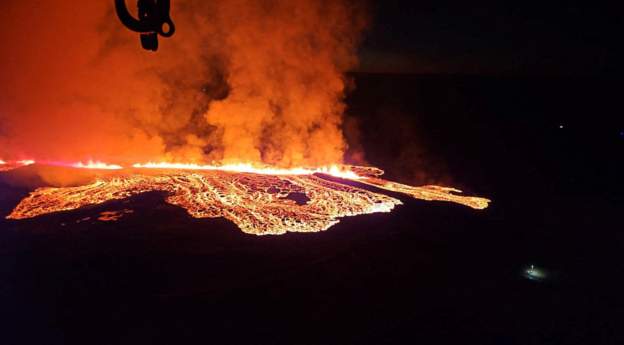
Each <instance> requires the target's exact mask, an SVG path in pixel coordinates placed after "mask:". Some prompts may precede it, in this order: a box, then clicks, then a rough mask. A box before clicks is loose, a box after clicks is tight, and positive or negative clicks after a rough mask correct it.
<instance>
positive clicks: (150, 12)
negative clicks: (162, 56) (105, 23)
mask: <svg viewBox="0 0 624 345" xmlns="http://www.w3.org/2000/svg"><path fill="white" fill-rule="evenodd" d="M137 7H138V9H139V19H136V18H134V17H133V16H132V15H131V14H130V12H129V11H128V8H127V7H126V1H125V0H115V10H116V12H117V16H118V17H119V20H121V22H122V23H123V24H124V25H125V26H126V27H127V28H128V29H130V30H132V31H135V32H138V33H140V34H141V45H142V46H143V48H144V49H147V50H153V51H156V50H158V35H161V36H163V37H171V36H173V34H174V33H175V25H174V24H173V21H172V20H171V17H170V16H169V10H170V8H171V4H170V0H138V1H137Z"/></svg>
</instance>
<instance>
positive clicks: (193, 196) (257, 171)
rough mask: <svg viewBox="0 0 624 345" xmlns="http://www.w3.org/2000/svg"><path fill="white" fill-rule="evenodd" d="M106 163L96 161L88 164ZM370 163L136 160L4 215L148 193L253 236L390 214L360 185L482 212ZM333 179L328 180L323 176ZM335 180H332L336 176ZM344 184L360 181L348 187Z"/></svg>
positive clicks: (48, 191) (450, 193) (391, 202)
mask: <svg viewBox="0 0 624 345" xmlns="http://www.w3.org/2000/svg"><path fill="white" fill-rule="evenodd" d="M105 167H109V166H108V165H102V164H96V165H93V168H94V169H99V168H105ZM382 173H383V171H381V170H379V169H376V168H370V167H352V166H332V167H329V168H321V169H304V168H301V169H263V168H253V166H251V165H237V166H223V167H218V166H199V165H180V164H167V163H149V164H135V166H134V169H129V170H124V171H121V172H120V173H119V174H114V175H110V176H108V177H102V178H99V179H98V180H96V181H95V182H93V183H90V184H87V185H82V186H75V187H61V188H53V187H44V188H39V189H37V190H35V191H34V192H32V193H31V194H30V195H29V196H28V197H26V198H25V199H23V200H22V201H21V202H20V203H19V204H18V205H17V207H15V209H14V210H13V212H12V213H11V214H10V215H9V216H7V218H8V219H26V218H32V217H37V216H40V215H44V214H49V213H53V212H60V211H69V210H75V209H78V208H80V207H83V206H87V205H96V204H101V203H103V202H106V201H109V200H120V199H125V198H128V197H131V196H133V195H137V194H140V193H145V192H149V191H163V192H166V193H167V194H168V196H167V198H166V202H168V203H170V204H173V205H177V206H180V207H182V208H184V209H186V210H187V212H188V213H189V214H190V215H191V216H193V217H196V218H217V217H224V218H226V219H229V220H230V221H232V222H233V223H235V224H236V225H237V226H238V227H239V228H240V229H241V230H242V231H244V232H246V233H249V234H254V235H268V234H274V235H277V234H284V233H286V232H318V231H323V230H326V229H328V228H329V227H331V226H332V225H334V224H336V223H338V222H339V218H341V217H347V216H356V215H361V214H370V213H377V212H390V211H392V209H394V207H395V206H397V205H401V201H400V200H398V199H396V198H394V197H391V196H388V195H385V194H382V193H378V192H373V191H370V190H367V189H365V188H363V186H364V185H369V186H373V187H375V188H378V189H381V190H387V191H392V192H398V193H402V194H406V195H409V196H411V197H413V198H416V199H422V200H438V201H449V202H454V203H459V204H462V205H465V206H469V207H472V208H474V209H484V208H486V207H487V206H488V203H489V202H490V200H488V199H485V198H479V197H470V196H461V195H457V194H456V193H460V192H461V191H459V190H456V189H453V188H445V187H439V186H422V187H413V186H409V185H404V184H400V183H396V182H392V181H387V180H384V179H382V178H380V177H379V176H380V175H381V174H382ZM328 176H330V177H334V178H333V179H328V178H327V177H328ZM335 177H337V178H338V179H336V178H335ZM350 181H351V182H352V181H355V182H357V184H361V185H362V187H359V186H353V185H352V184H353V183H350Z"/></svg>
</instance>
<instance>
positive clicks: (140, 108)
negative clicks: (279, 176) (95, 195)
mask: <svg viewBox="0 0 624 345" xmlns="http://www.w3.org/2000/svg"><path fill="white" fill-rule="evenodd" d="M132 5H134V1H128V6H129V7H132ZM172 19H173V20H174V21H175V23H176V28H177V31H176V34H175V35H174V36H173V37H172V38H169V39H161V40H160V50H159V51H158V52H157V53H152V52H148V51H144V50H142V49H141V48H140V44H139V41H138V34H136V33H133V32H130V31H128V30H127V29H126V28H125V27H123V25H122V24H121V23H119V21H118V20H117V18H116V15H115V13H114V8H113V2H112V1H81V2H75V1H62V0H44V1H36V2H33V1H18V0H4V1H2V3H0V20H1V22H2V23H3V30H0V43H1V44H2V48H1V49H2V51H3V53H2V54H0V85H1V86H0V87H1V92H0V158H3V159H5V160H7V159H24V158H29V159H30V158H33V159H37V160H49V161H55V160H61V161H86V160H89V159H95V160H102V161H108V162H118V163H132V162H137V161H147V160H151V161H161V160H166V161H185V162H198V163H199V162H201V163H235V162H256V163H265V164H271V165H277V166H283V167H288V166H299V165H324V164H330V163H338V162H340V161H341V160H342V156H343V153H344V152H345V150H346V145H347V144H346V142H345V139H344V137H343V134H342V130H341V128H342V113H343V111H344V107H345V106H344V103H343V97H344V92H345V86H346V85H347V80H346V79H345V75H344V72H345V71H347V70H349V69H350V68H352V67H354V65H355V64H356V63H357V58H356V55H355V48H356V46H357V43H358V39H359V36H360V33H361V31H362V29H363V28H364V27H365V24H366V14H365V11H364V10H363V9H362V8H361V7H360V6H356V5H355V4H354V3H352V2H351V1H349V0H297V1H289V0H282V1H279V0H222V1H203V0H172Z"/></svg>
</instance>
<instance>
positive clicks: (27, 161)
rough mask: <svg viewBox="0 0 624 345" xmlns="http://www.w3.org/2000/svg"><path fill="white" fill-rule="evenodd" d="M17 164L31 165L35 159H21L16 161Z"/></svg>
mask: <svg viewBox="0 0 624 345" xmlns="http://www.w3.org/2000/svg"><path fill="white" fill-rule="evenodd" d="M17 164H19V165H32V164H35V161H34V160H32V159H23V160H21V161H17Z"/></svg>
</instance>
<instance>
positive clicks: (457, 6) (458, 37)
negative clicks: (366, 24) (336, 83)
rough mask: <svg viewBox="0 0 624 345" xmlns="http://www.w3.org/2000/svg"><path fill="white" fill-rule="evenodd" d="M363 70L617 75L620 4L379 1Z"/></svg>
mask: <svg viewBox="0 0 624 345" xmlns="http://www.w3.org/2000/svg"><path fill="white" fill-rule="evenodd" d="M372 7H373V10H372V12H373V16H374V18H373V23H372V26H371V28H370V30H369V32H368V35H367V37H366V40H365V42H364V44H363V46H362V49H361V58H362V67H361V69H362V71H371V72H375V71H378V72H410V73H463V74H512V75H614V74H622V71H623V70H624V69H623V68H622V66H621V63H622V60H620V57H621V54H620V53H619V51H620V50H621V48H620V45H621V44H623V43H624V40H623V39H622V37H621V34H620V32H624V27H622V25H621V24H622V23H623V20H622V19H623V18H624V14H623V12H621V11H618V10H617V8H616V7H615V6H614V5H596V4H592V3H591V2H586V3H585V4H582V5H575V4H573V3H572V2H569V3H568V4H565V5H556V4H551V3H549V2H547V1H542V2H539V3H537V2H525V1H509V2H507V1H497V2H494V3H485V2H478V1H477V2H475V1H465V2H461V3H460V2H454V1H449V0H437V1H431V0H424V1H422V0H421V1H415V0H414V1H409V0H376V1H373V4H372Z"/></svg>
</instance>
